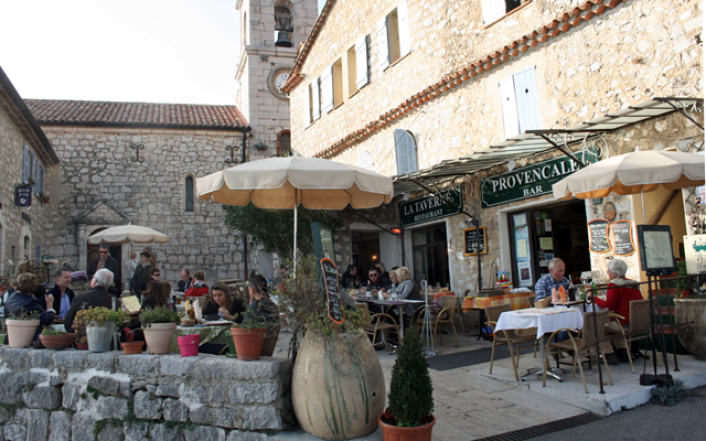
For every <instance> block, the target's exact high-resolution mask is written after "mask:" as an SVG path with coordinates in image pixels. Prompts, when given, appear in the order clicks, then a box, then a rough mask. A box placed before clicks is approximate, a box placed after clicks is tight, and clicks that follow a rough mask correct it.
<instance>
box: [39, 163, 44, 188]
mask: <svg viewBox="0 0 706 441" xmlns="http://www.w3.org/2000/svg"><path fill="white" fill-rule="evenodd" d="M39 179H40V182H41V187H40V191H41V192H42V193H44V166H41V176H40V177H39Z"/></svg>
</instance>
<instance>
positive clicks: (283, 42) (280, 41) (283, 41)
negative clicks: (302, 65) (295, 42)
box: [275, 31, 292, 47]
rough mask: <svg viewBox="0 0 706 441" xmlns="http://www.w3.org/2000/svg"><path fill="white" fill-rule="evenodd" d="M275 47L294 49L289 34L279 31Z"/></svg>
mask: <svg viewBox="0 0 706 441" xmlns="http://www.w3.org/2000/svg"><path fill="white" fill-rule="evenodd" d="M275 46H277V47H292V42H291V41H290V40H289V32H287V31H277V41H275Z"/></svg>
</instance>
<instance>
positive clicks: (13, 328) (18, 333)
mask: <svg viewBox="0 0 706 441" xmlns="http://www.w3.org/2000/svg"><path fill="white" fill-rule="evenodd" d="M5 325H6V326H7V339H8V340H9V344H10V347H11V348H26V347H28V346H29V345H31V344H32V339H33V338H34V333H35V332H36V331H37V326H39V320H5Z"/></svg>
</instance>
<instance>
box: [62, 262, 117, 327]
mask: <svg viewBox="0 0 706 441" xmlns="http://www.w3.org/2000/svg"><path fill="white" fill-rule="evenodd" d="M114 277H115V275H114V274H113V272H112V271H111V270H109V269H106V268H103V269H100V270H98V271H96V274H95V275H94V276H93V279H91V289H89V290H88V291H86V292H83V293H81V294H79V295H77V296H76V297H74V301H73V302H72V303H71V309H69V312H67V313H66V317H64V328H66V331H67V332H74V329H73V324H74V317H76V313H77V312H78V311H80V310H81V309H90V308H96V307H99V306H104V307H106V308H108V309H112V308H113V299H114V297H113V295H111V294H110V293H109V292H108V288H110V287H111V286H113V280H114Z"/></svg>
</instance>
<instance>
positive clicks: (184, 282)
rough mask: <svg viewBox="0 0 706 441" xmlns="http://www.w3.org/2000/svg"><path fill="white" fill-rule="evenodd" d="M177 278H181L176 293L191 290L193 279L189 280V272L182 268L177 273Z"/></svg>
mask: <svg viewBox="0 0 706 441" xmlns="http://www.w3.org/2000/svg"><path fill="white" fill-rule="evenodd" d="M179 277H181V280H180V281H179V283H178V284H177V291H179V292H186V290H187V289H189V288H191V285H192V284H193V283H194V279H192V278H191V271H189V270H188V269H186V268H182V270H181V272H180V273H179Z"/></svg>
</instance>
